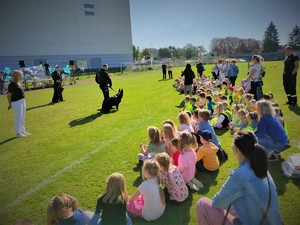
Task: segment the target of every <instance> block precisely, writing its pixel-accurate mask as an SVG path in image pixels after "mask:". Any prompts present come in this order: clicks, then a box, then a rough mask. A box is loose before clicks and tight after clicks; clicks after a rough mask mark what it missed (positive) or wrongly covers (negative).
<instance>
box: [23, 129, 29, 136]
mask: <svg viewBox="0 0 300 225" xmlns="http://www.w3.org/2000/svg"><path fill="white" fill-rule="evenodd" d="M22 134H23V135H25V136H30V135H31V133H29V132H27V131H26V130H24V131H23V132H22Z"/></svg>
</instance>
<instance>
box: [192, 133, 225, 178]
mask: <svg viewBox="0 0 300 225" xmlns="http://www.w3.org/2000/svg"><path fill="white" fill-rule="evenodd" d="M200 141H201V143H202V145H201V146H200V147H199V148H198V150H197V153H196V155H197V163H196V168H197V170H200V171H209V172H213V171H216V170H218V169H219V166H220V162H219V159H218V157H217V152H218V150H219V148H218V147H217V146H216V145H215V144H214V143H212V133H211V132H210V131H209V130H204V131H202V132H201V133H200Z"/></svg>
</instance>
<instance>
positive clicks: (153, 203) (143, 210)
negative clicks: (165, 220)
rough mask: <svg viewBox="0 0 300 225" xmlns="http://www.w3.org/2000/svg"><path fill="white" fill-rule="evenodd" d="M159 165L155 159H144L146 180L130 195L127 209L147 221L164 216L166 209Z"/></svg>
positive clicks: (143, 172) (143, 174) (131, 213)
mask: <svg viewBox="0 0 300 225" xmlns="http://www.w3.org/2000/svg"><path fill="white" fill-rule="evenodd" d="M158 172H159V165H158V163H157V162H156V161H155V160H154V159H148V160H145V161H144V164H143V167H142V177H143V179H144V181H143V182H142V183H141V184H140V186H139V187H138V189H137V191H136V192H135V193H134V194H133V195H132V196H130V197H129V201H128V203H127V211H128V212H129V213H130V215H133V216H138V217H140V218H143V219H145V220H147V221H153V220H156V219H158V218H159V217H161V216H162V214H163V213H164V211H165V207H166V204H165V195H164V191H163V189H162V188H161V187H160V181H159V178H158Z"/></svg>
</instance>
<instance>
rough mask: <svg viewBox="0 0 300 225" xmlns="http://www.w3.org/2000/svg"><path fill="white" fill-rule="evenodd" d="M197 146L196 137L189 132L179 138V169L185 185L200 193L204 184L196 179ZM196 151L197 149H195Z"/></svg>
mask: <svg viewBox="0 0 300 225" xmlns="http://www.w3.org/2000/svg"><path fill="white" fill-rule="evenodd" d="M196 146H197V142H196V139H195V137H194V136H193V135H192V134H191V133H188V132H186V131H185V132H183V133H182V134H181V135H180V137H179V152H180V155H179V159H178V169H179V171H180V172H181V174H182V176H183V179H184V181H185V183H186V184H187V185H188V186H189V187H190V188H191V189H192V190H195V191H199V189H200V188H202V187H203V184H202V183H201V182H200V181H198V180H197V179H196V178H195V172H196V170H195V169H196V167H195V165H196V161H197V159H196V153H195V150H194V149H193V148H195V147H196ZM195 149H196V148H195Z"/></svg>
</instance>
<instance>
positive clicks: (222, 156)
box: [217, 148, 228, 162]
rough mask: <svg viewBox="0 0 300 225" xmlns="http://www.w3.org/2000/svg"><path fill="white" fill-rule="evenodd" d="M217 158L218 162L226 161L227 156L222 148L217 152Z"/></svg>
mask: <svg viewBox="0 0 300 225" xmlns="http://www.w3.org/2000/svg"><path fill="white" fill-rule="evenodd" d="M217 156H218V159H219V161H220V162H225V161H227V160H228V155H227V153H226V151H225V150H224V149H223V148H219V150H218V151H217Z"/></svg>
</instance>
